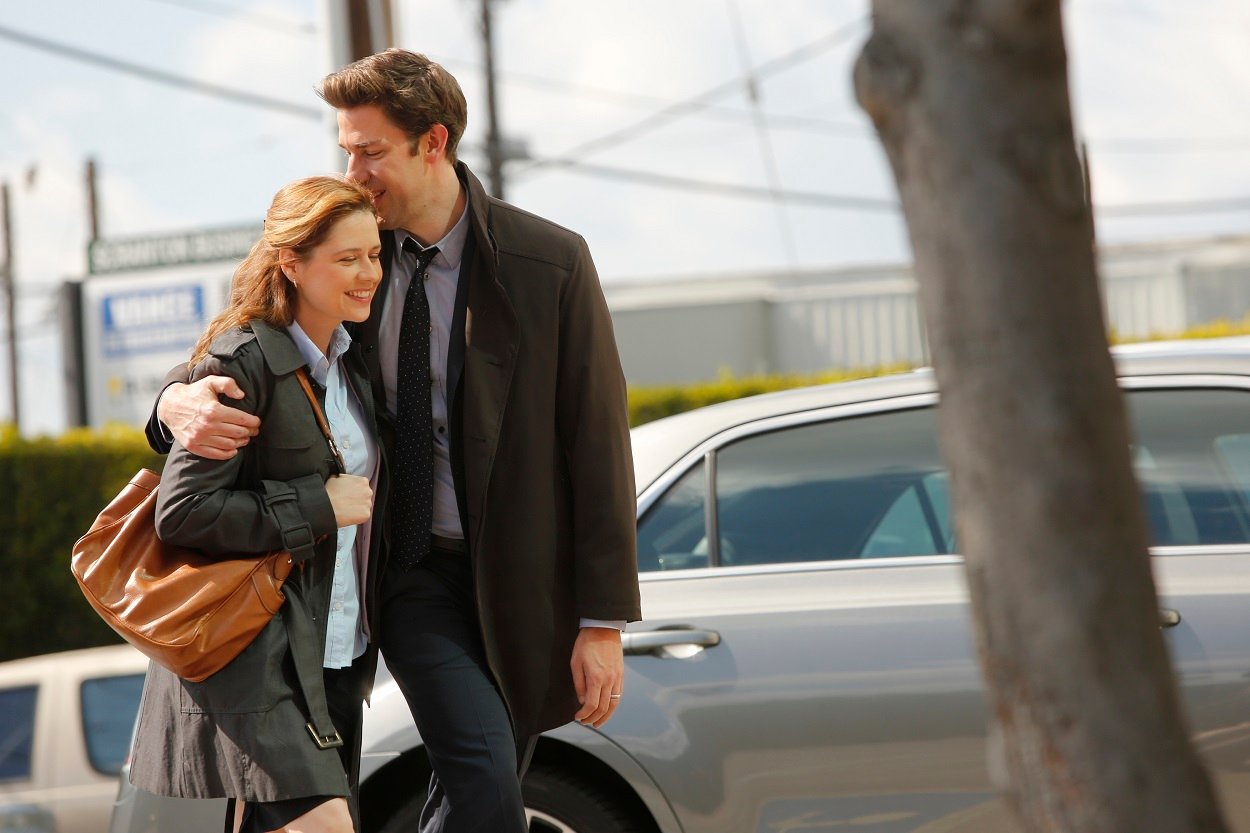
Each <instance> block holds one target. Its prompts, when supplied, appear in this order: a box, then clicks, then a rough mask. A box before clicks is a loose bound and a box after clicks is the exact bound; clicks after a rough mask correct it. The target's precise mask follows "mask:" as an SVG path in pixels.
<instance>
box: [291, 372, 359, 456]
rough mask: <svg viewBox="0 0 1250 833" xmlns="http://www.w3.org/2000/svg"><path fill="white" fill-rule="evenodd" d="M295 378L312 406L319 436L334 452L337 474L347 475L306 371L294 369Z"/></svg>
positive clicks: (328, 424)
mask: <svg viewBox="0 0 1250 833" xmlns="http://www.w3.org/2000/svg"><path fill="white" fill-rule="evenodd" d="M295 378H297V379H299V384H300V387H302V388H303V389H304V395H305V396H307V397H308V403H309V404H310V405H312V409H313V414H314V415H315V416H316V417H317V425H318V426H319V427H320V428H321V435H322V436H323V437H325V438H326V443H327V444H328V445H329V446H330V450H331V451H332V452H334V460H335V462H337V463H338V466H339V474H347V464H346V463H344V462H343V455H342V454H340V453H339V444H338V443H336V442H335V441H334V434H332V433H331V432H330V423H329V422H327V421H326V415H325V412H323V411H322V410H321V403H320V402H318V401H317V394H316V393H315V392H314V391H313V388H312V382H311V381H309V379H308V371H307V370H305V369H304V368H302V367H301V368H298V369H296V371H295Z"/></svg>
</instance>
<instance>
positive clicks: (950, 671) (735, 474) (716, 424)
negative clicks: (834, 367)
mask: <svg viewBox="0 0 1250 833" xmlns="http://www.w3.org/2000/svg"><path fill="white" fill-rule="evenodd" d="M1116 358H1117V362H1118V366H1119V371H1120V374H1121V384H1122V387H1123V389H1124V390H1125V392H1126V396H1127V399H1128V402H1129V407H1130V410H1131V413H1132V420H1133V435H1134V438H1135V439H1134V448H1133V453H1134V459H1135V460H1136V465H1137V473H1138V477H1139V479H1140V481H1141V485H1142V490H1143V500H1144V502H1145V506H1146V509H1147V514H1148V516H1149V522H1150V528H1151V533H1152V535H1153V541H1154V543H1155V549H1154V557H1153V566H1154V572H1155V576H1156V578H1157V582H1158V586H1159V592H1160V606H1161V608H1162V611H1163V612H1162V614H1161V621H1162V622H1163V623H1164V626H1165V627H1166V628H1167V631H1166V633H1167V637H1168V643H1169V645H1170V647H1171V650H1172V654H1173V658H1174V660H1175V666H1176V669H1177V673H1178V674H1179V676H1180V680H1181V685H1182V687H1183V691H1184V695H1185V702H1186V705H1187V709H1188V716H1189V720H1190V729H1191V731H1192V735H1193V737H1194V740H1195V742H1196V743H1197V744H1198V746H1199V748H1200V749H1201V750H1202V752H1203V754H1204V756H1205V759H1206V761H1207V763H1208V764H1209V765H1210V767H1211V768H1212V771H1213V773H1214V776H1215V780H1216V782H1217V785H1218V788H1219V791H1220V795H1221V799H1222V801H1223V803H1224V808H1225V810H1226V812H1227V814H1228V816H1229V819H1230V822H1231V824H1232V825H1233V828H1234V829H1235V830H1239V831H1242V833H1250V339H1228V340H1221V341H1216V342H1190V343H1182V344H1158V345H1146V346H1136V347H1130V348H1121V349H1117V351H1116ZM936 404H937V394H936V391H935V386H934V380H933V376H932V374H931V373H929V372H926V371H918V372H915V373H910V374H904V375H898V376H892V377H885V378H881V379H873V380H867V381H861V382H852V383H846V384H839V385H830V386H824V387H816V388H807V389H802V390H795V391H789V392H785V393H778V394H771V395H767V396H760V397H754V398H751V399H745V400H740V401H736V402H730V403H726V404H722V405H716V406H712V407H709V408H704V409H701V410H698V411H694V412H691V413H688V414H683V415H679V416H675V417H671V418H668V419H664V420H659V421H657V422H654V423H651V424H648V425H645V426H643V427H641V428H638V429H635V431H634V434H633V441H634V453H635V460H636V469H637V477H638V487H639V494H638V517H639V522H638V533H639V535H638V538H639V544H638V549H639V552H638V564H639V570H640V574H641V583H642V597H643V611H644V613H645V615H646V617H647V618H646V620H645V621H643V622H640V623H636V624H633V625H631V626H630V627H629V630H628V632H627V633H626V635H625V651H626V654H627V657H626V665H627V671H626V679H625V689H624V692H625V696H624V699H623V700H622V702H621V706H620V709H619V710H618V712H617V714H616V716H615V718H614V719H613V720H612V721H611V722H610V723H608V724H607V725H606V726H605V727H604V728H603V729H601V730H594V729H590V728H587V727H584V726H580V725H567V726H564V727H562V728H560V729H557V730H555V731H552V732H549V733H547V734H546V735H544V736H543V737H542V739H541V740H540V742H539V745H538V748H537V752H536V754H535V756H534V762H533V765H532V767H531V769H530V771H529V774H528V775H527V777H526V780H525V784H524V789H525V796H526V801H527V804H528V806H529V808H530V813H531V818H532V821H531V830H532V831H564V833H571V832H572V831H576V833H624V831H639V832H641V831H647V832H648V833H654V831H660V832H661V833H679V831H680V833H747V831H761V833H762V832H763V831H767V832H768V833H816V831H837V832H838V833H939V831H941V833H973V831H977V833H982V831H1012V830H1016V829H1018V828H1017V827H1016V825H1015V824H1014V822H1013V821H1012V820H1011V818H1010V817H1009V814H1008V812H1007V810H1006V808H1005V806H1004V804H1003V802H1002V801H1001V800H1000V799H999V798H998V796H997V794H996V793H995V791H994V790H993V788H992V787H991V785H990V782H989V778H988V775H987V767H986V759H985V751H986V750H985V745H986V744H985V730H986V715H985V705H984V695H983V693H982V687H981V679H980V675H979V671H978V669H977V666H976V662H975V659H974V656H973V653H972V650H971V636H970V631H969V620H968V608H967V599H966V592H965V589H964V579H963V574H962V567H961V563H960V557H959V555H958V542H957V541H956V540H955V537H954V533H953V531H952V527H951V522H950V511H949V499H948V489H947V479H946V474H945V473H944V471H943V468H942V465H941V462H940V459H939V457H938V451H937V445H936V439H935V422H934V406H935V405H936ZM986 407H993V403H992V402H987V403H986ZM1022 441H1024V438H1022ZM1090 557H1097V553H1090ZM362 774H363V781H362V787H361V792H362V801H363V806H364V812H365V828H366V830H367V831H369V833H375V831H382V832H383V833H398V831H409V830H415V825H414V819H415V818H416V817H417V812H418V809H419V807H420V805H421V802H422V800H423V797H424V796H423V792H424V790H423V785H424V784H425V783H426V779H427V776H428V764H427V762H426V757H425V754H424V751H423V749H422V745H421V738H420V736H419V734H418V733H417V730H416V728H415V727H414V726H413V724H412V721H411V718H410V717H409V714H408V709H407V707H406V705H405V704H404V701H403V698H402V697H401V696H400V694H399V693H398V690H397V689H396V688H395V686H394V684H393V683H392V682H389V681H388V679H387V678H386V676H385V674H383V676H382V677H381V678H380V679H379V684H378V687H377V689H376V691H375V695H374V702H373V707H372V708H371V709H370V710H368V711H367V712H366V717H365V736H364V758H363V766H362ZM188 803H189V802H182V803H181V805H183V806H178V807H176V808H174V809H171V804H173V803H171V802H168V801H164V800H158V799H155V798H154V797H152V796H146V795H142V794H139V793H137V792H136V791H134V790H133V789H131V788H129V787H128V786H125V785H123V787H122V790H121V795H120V797H119V803H118V807H117V810H116V812H115V814H114V819H113V828H112V829H113V831H114V833H123V831H125V832H126V833H140V831H150V830H174V829H177V830H188V831H189V830H203V831H204V832H205V833H209V832H210V831H215V830H217V829H220V818H221V812H222V811H221V804H220V803H219V802H194V804H201V805H207V806H202V807H199V808H195V809H198V810H199V811H200V812H199V813H198V814H197V813H195V812H193V811H192V810H189V809H188V808H187V807H186V806H185V805H186V804H188ZM170 819H177V823H176V824H174V823H172V822H170V821H169V820H170ZM193 819H196V820H197V823H195V824H193V823H192V820H193Z"/></svg>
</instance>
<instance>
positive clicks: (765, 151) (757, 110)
mask: <svg viewBox="0 0 1250 833" xmlns="http://www.w3.org/2000/svg"><path fill="white" fill-rule="evenodd" d="M725 7H726V9H727V10H728V12H729V18H730V24H731V25H732V27H733V31H734V41H735V43H736V44H737V47H738V60H739V61H740V62H741V64H742V70H743V72H744V73H745V77H744V78H743V81H744V82H745V84H746V93H747V100H748V101H750V102H751V111H752V113H753V114H754V116H755V137H756V141H757V142H758V143H759V149H760V161H761V162H763V164H764V175H765V176H766V177H767V178H768V190H769V191H770V192H771V193H772V194H773V200H774V202H775V203H776V210H777V230H778V231H779V232H781V245H782V248H783V249H784V250H785V253H786V259H787V260H788V261H789V263H790V267H791V268H794V267H795V266H796V265H797V264H798V262H799V251H798V244H796V243H795V242H794V229H793V228H792V226H791V224H790V215H789V214H788V213H787V212H786V198H785V194H784V190H783V188H782V187H781V169H780V168H779V167H778V165H777V154H776V153H775V152H774V151H773V143H772V137H771V134H770V133H769V130H768V118H767V116H765V115H764V109H763V107H762V106H761V105H760V85H759V80H760V79H759V77H758V76H757V75H756V73H755V72H754V71H753V70H752V69H751V64H752V61H751V51H750V47H749V46H748V45H747V33H746V28H745V27H744V26H743V24H742V11H741V9H739V8H738V3H737V0H725Z"/></svg>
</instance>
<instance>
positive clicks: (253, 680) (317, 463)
mask: <svg viewBox="0 0 1250 833" xmlns="http://www.w3.org/2000/svg"><path fill="white" fill-rule="evenodd" d="M380 249H381V247H380V244H379V238H378V225H377V216H376V214H375V212H374V207H373V202H372V198H371V196H370V194H369V192H368V191H367V190H365V189H364V188H362V187H361V186H360V185H358V184H356V183H354V182H350V181H347V180H344V179H339V178H335V177H324V176H323V177H310V178H308V179H302V180H299V181H297V182H294V183H291V184H290V185H287V186H286V187H284V188H283V189H282V190H280V191H279V192H278V193H277V195H276V196H275V197H274V199H273V204H272V205H271V206H270V208H269V212H268V214H267V215H266V217H265V231H264V234H263V236H262V238H261V240H260V241H259V242H258V243H257V244H256V245H255V246H254V247H253V249H252V251H251V253H250V254H249V255H248V257H247V258H246V259H245V260H244V261H243V263H242V264H241V265H240V266H239V268H238V270H237V271H236V272H235V275H234V282H233V284H232V287H231V298H230V303H229V306H228V307H227V309H226V310H225V311H224V312H222V313H221V314H220V315H219V316H217V317H216V318H215V319H214V320H213V321H212V323H211V324H209V326H208V330H207V331H206V332H205V333H204V335H203V337H201V339H200V341H199V344H197V345H196V347H195V350H194V353H193V357H192V359H191V363H192V366H193V369H192V378H193V379H199V378H202V377H203V376H207V375H212V374H217V375H225V376H230V377H232V378H233V379H234V380H235V381H236V382H237V383H238V384H239V386H240V387H241V388H242V389H243V391H244V393H245V395H246V396H245V398H244V399H243V400H238V401H236V400H231V403H230V404H231V405H233V406H234V407H242V408H243V409H244V410H247V411H249V412H251V413H254V414H256V415H257V416H259V417H260V419H261V426H260V433H259V435H258V436H257V437H256V438H255V439H253V441H252V442H250V443H249V444H248V445H247V446H245V447H244V448H242V449H241V450H240V452H239V453H238V454H237V455H235V457H233V458H232V459H230V460H224V461H217V460H207V459H204V458H202V457H197V456H195V455H193V454H191V453H189V452H188V451H186V449H184V448H182V447H181V446H179V445H175V446H174V448H173V450H172V451H171V452H170V455H169V458H168V460H167V461H166V464H165V472H164V474H163V475H162V479H161V486H160V494H159V499H158V506H157V533H158V534H159V535H160V537H161V538H162V540H164V541H167V542H170V543H173V544H177V545H180V546H187V547H194V548H196V549H199V550H202V551H204V552H207V553H209V554H221V556H222V557H230V556H233V555H246V554H256V553H265V552H271V551H274V550H279V549H286V550H289V551H290V552H291V555H292V559H293V560H294V561H295V562H296V564H297V567H296V569H293V570H292V571H291V575H290V578H289V579H288V580H287V583H286V585H285V587H284V593H285V594H286V602H285V604H284V605H283V606H282V608H281V610H280V611H279V613H278V615H276V616H275V617H274V618H273V620H272V621H271V622H270V623H269V624H268V625H267V626H266V628H265V630H263V631H262V632H261V634H260V635H259V636H258V637H257V638H256V641H255V642H253V643H252V644H251V645H250V646H248V648H247V649H245V650H244V651H243V653H242V654H240V655H239V656H238V657H237V658H236V659H235V660H233V661H232V662H231V663H230V664H229V665H228V666H226V667H225V668H223V669H222V670H221V671H219V672H217V673H216V674H214V675H213V676H211V677H209V678H208V679H207V680H204V681H203V682H201V683H191V682H187V681H185V680H182V679H179V678H178V677H177V676H175V675H174V674H172V673H171V672H169V671H167V670H165V669H164V668H161V667H159V666H156V665H152V666H151V667H150V668H149V670H148V677H147V681H146V684H145V687H144V695H143V705H142V707H141V710H140V716H139V724H138V728H137V730H136V735H135V745H134V750H133V753H132V757H131V760H132V765H131V770H130V778H131V781H132V782H133V783H134V785H135V786H136V787H139V788H141V789H145V790H148V791H150V792H155V793H158V794H162V795H170V796H178V797H187V798H215V797H227V798H230V799H232V801H231V802H230V804H229V806H230V809H229V810H228V812H227V818H226V828H225V829H226V831H231V830H236V831H238V830H241V831H247V833H257V832H258V831H277V830H287V829H292V828H294V829H298V830H299V831H302V832H307V833H312V831H318V832H319V833H350V831H351V830H352V829H353V824H352V816H353V815H354V813H353V812H352V810H351V809H349V804H348V800H347V797H348V796H349V795H351V792H352V789H353V788H354V786H355V781H356V767H357V763H358V759H359V735H360V732H359V726H360V719H361V703H362V701H363V698H364V696H365V695H366V693H367V691H368V690H369V687H370V686H371V684H372V677H373V671H374V668H375V666H376V652H375V651H374V650H373V649H372V648H370V647H369V639H368V637H369V626H368V621H369V620H368V618H367V613H366V610H365V602H366V601H368V600H370V599H371V597H372V594H371V593H369V592H368V588H371V587H372V586H373V583H374V582H375V581H376V578H377V577H378V576H379V575H380V574H381V571H380V569H379V566H378V552H379V545H380V540H379V539H380V538H381V537H382V536H381V535H371V534H370V526H371V525H370V523H369V519H370V517H371V515H372V512H373V509H374V508H375V507H377V508H378V509H379V510H380V509H381V504H382V502H383V499H384V494H385V479H384V477H383V469H384V467H383V466H382V465H381V460H380V459H379V457H380V454H381V451H380V448H381V446H380V444H379V443H378V441H377V424H376V420H375V418H374V408H373V402H372V398H371V396H370V388H369V382H368V376H367V373H366V371H365V365H364V361H363V357H362V356H361V355H360V351H359V350H358V348H357V347H356V345H354V344H353V343H352V341H351V338H350V337H349V336H348V334H347V332H346V330H345V329H344V327H343V322H344V321H355V322H360V321H364V320H365V319H366V318H367V317H368V316H369V304H370V300H371V299H372V297H373V293H374V290H375V289H376V287H377V285H378V282H379V281H380V280H381V277H382V270H381V266H380V264H379V253H380ZM298 368H305V370H306V372H307V374H308V376H309V377H311V379H312V380H313V381H314V382H315V383H317V384H315V385H314V388H315V389H317V391H318V398H319V399H323V400H324V404H323V407H324V411H325V415H326V419H327V420H328V422H329V426H330V429H331V433H332V435H333V437H334V439H335V440H336V444H337V446H338V450H339V451H341V456H342V460H343V463H344V464H345V468H346V473H340V471H341V469H340V467H339V462H338V458H337V455H336V453H335V449H334V448H333V447H332V445H331V444H330V443H329V442H328V440H327V438H326V437H325V436H323V434H322V432H321V429H320V428H319V425H318V422H317V419H316V417H315V413H314V410H313V408H312V405H311V403H310V402H309V401H308V398H307V395H306V394H305V392H304V390H303V388H302V387H301V385H300V381H299V379H298V377H297V374H296V370H297V369H298ZM353 809H354V808H353Z"/></svg>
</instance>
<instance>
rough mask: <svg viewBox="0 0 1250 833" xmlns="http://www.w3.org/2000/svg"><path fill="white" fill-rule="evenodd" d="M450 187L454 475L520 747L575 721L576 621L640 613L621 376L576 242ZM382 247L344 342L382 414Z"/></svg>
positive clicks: (485, 632)
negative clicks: (454, 211)
mask: <svg viewBox="0 0 1250 833" xmlns="http://www.w3.org/2000/svg"><path fill="white" fill-rule="evenodd" d="M457 174H458V175H459V177H460V180H461V182H462V184H463V186H464V188H465V190H466V192H467V194H468V198H469V212H470V237H471V239H472V242H471V244H470V245H471V259H470V260H468V261H465V262H464V263H463V265H462V266H461V269H462V272H461V275H460V280H461V282H462V283H463V282H464V281H466V280H467V281H468V284H467V292H462V293H460V295H461V298H462V299H463V300H462V302H461V303H463V304H464V305H465V306H467V309H458V310H457V317H458V318H460V316H463V318H462V319H461V320H463V321H464V327H463V332H464V342H465V347H464V351H463V354H462V355H463V365H462V370H461V371H460V376H459V384H457V383H456V382H457V375H456V374H455V368H452V370H451V372H449V375H448V378H449V380H450V381H451V385H450V390H452V391H454V393H451V394H449V395H450V398H451V402H450V407H451V425H452V426H453V430H452V438H451V439H452V468H453V474H454V476H455V479H456V486H457V492H458V498H459V503H460V514H461V518H462V520H463V521H464V530H465V535H466V538H467V539H468V543H469V551H470V554H471V557H472V559H473V568H474V579H475V582H476V585H477V601H478V609H479V611H480V617H481V626H482V636H483V639H484V641H485V646H486V656H487V660H488V661H489V663H490V667H491V670H492V671H493V672H494V674H495V677H496V680H497V681H498V683H499V686H500V690H501V691H502V692H503V695H504V700H505V702H506V703H507V705H508V708H509V710H510V712H511V715H512V719H513V723H514V724H515V726H516V730H517V732H518V734H519V735H521V736H526V735H531V734H537V733H539V732H541V731H543V730H545V729H549V728H552V727H555V726H559V725H562V724H564V723H567V722H569V721H570V720H572V718H573V715H574V714H575V713H576V712H577V709H578V703H577V695H576V692H575V691H574V688H573V675H572V671H571V670H570V666H569V660H570V658H571V656H572V651H573V642H574V640H575V639H576V637H577V633H578V627H579V621H580V619H581V618H583V617H584V618H590V619H608V620H613V619H615V620H628V621H633V620H637V619H639V618H640V616H641V613H640V609H639V599H638V570H637V562H636V552H635V528H636V518H635V513H636V496H635V493H634V469H633V456H632V453H631V450H630V443H629V417H628V407H627V403H626V391H625V378H624V375H623V373H622V372H621V363H620V358H619V355H618V353H617V348H616V340H615V337H614V335H613V332H612V319H611V317H610V316H609V314H608V307H607V303H606V302H605V301H604V297H603V290H602V288H601V287H600V285H599V277H598V275H597V274H596V272H595V267H594V263H593V262H592V261H591V258H590V250H589V248H588V247H587V245H586V241H585V240H583V239H582V238H581V236H579V235H577V234H575V233H574V232H571V231H569V230H568V229H565V228H561V227H560V226H558V225H556V224H555V223H552V222H550V221H548V220H544V219H542V218H541V217H536V216H534V215H533V214H529V213H527V212H525V211H522V210H520V209H518V208H516V207H515V206H512V205H509V204H507V203H505V202H502V201H500V200H496V199H494V198H492V197H490V196H488V195H487V194H486V192H485V190H484V189H483V188H482V184H481V183H480V182H479V181H478V179H477V177H475V176H474V175H473V174H472V173H470V172H469V170H468V168H466V167H465V166H464V165H463V164H459V165H458V166H457ZM382 242H383V255H382V264H383V269H384V274H383V278H382V284H381V286H380V287H379V292H378V295H377V297H375V298H374V303H373V310H372V316H371V317H370V319H369V320H368V321H367V322H365V324H364V325H362V326H360V327H358V328H357V330H356V334H355V337H356V338H357V339H359V340H360V341H361V342H362V343H363V345H364V347H365V358H366V361H367V363H368V365H369V371H370V374H371V377H372V379H373V385H374V398H375V399H376V400H377V401H379V402H385V401H386V400H385V393H384V389H383V386H382V376H381V370H380V366H379V363H378V353H379V350H380V346H379V344H378V328H379V319H380V318H381V314H382V307H383V299H384V298H385V293H386V292H387V290H388V288H389V286H390V284H391V281H390V274H389V271H390V266H391V260H392V257H391V253H392V247H393V246H394V235H392V234H390V233H386V232H384V233H383V235H382ZM456 346H457V345H453V362H454V361H455V356H454V351H455V349H456ZM457 428H458V429H459V430H456V429H457ZM386 434H387V432H386V431H385V430H384V431H383V438H384V440H385V439H387V437H386ZM383 640H385V636H384V637H383Z"/></svg>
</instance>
